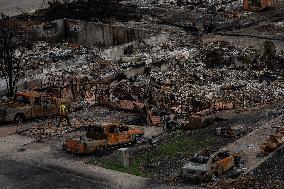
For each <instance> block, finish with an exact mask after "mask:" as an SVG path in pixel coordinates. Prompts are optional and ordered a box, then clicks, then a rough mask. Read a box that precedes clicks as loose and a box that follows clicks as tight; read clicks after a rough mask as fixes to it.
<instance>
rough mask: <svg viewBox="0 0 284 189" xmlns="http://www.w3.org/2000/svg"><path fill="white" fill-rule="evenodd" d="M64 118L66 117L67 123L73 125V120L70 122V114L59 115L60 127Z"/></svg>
mask: <svg viewBox="0 0 284 189" xmlns="http://www.w3.org/2000/svg"><path fill="white" fill-rule="evenodd" d="M63 119H66V121H67V125H68V126H69V127H71V122H70V119H69V117H68V115H60V116H59V124H58V127H60V124H61V122H62V121H63Z"/></svg>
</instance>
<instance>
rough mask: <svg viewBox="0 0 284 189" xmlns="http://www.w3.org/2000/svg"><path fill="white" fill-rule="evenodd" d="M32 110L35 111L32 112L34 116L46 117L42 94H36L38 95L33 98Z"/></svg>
mask: <svg viewBox="0 0 284 189" xmlns="http://www.w3.org/2000/svg"><path fill="white" fill-rule="evenodd" d="M32 111H33V113H32V115H33V118H42V117H44V115H43V106H42V99H41V96H36V97H34V98H33V105H32Z"/></svg>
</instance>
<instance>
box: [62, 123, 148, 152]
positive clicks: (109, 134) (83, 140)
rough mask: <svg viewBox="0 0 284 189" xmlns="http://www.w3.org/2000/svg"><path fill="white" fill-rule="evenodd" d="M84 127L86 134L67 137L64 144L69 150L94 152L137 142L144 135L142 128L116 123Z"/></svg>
mask: <svg viewBox="0 0 284 189" xmlns="http://www.w3.org/2000/svg"><path fill="white" fill-rule="evenodd" d="M82 128H83V129H84V130H86V134H85V135H84V136H81V137H79V138H68V139H66V142H65V144H63V146H64V148H65V149H66V151H67V152H72V153H78V154H87V153H94V152H96V151H98V150H104V149H106V148H108V147H111V146H115V145H119V144H127V143H131V142H137V141H138V140H139V138H140V137H142V136H143V135H144V131H143V130H141V129H138V128H130V127H129V126H127V125H123V124H115V123H105V124H97V125H89V126H85V127H82Z"/></svg>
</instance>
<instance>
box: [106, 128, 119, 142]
mask: <svg viewBox="0 0 284 189" xmlns="http://www.w3.org/2000/svg"><path fill="white" fill-rule="evenodd" d="M108 144H109V145H116V144H119V131H118V127H117V126H116V125H111V126H109V135H108Z"/></svg>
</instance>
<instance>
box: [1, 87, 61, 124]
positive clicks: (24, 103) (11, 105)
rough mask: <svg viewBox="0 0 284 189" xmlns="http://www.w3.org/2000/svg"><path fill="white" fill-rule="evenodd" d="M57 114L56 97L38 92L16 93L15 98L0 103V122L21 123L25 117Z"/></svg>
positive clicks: (31, 117)
mask: <svg viewBox="0 0 284 189" xmlns="http://www.w3.org/2000/svg"><path fill="white" fill-rule="evenodd" d="M56 114H58V102H57V99H55V98H53V97H51V96H49V95H47V94H45V93H40V92H35V91H34V92H21V93H17V94H16V97H15V100H14V101H10V102H7V103H5V104H1V107H0V122H13V121H14V122H17V123H21V122H23V121H24V120H26V119H33V118H42V117H50V116H54V115H56Z"/></svg>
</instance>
